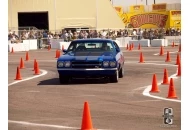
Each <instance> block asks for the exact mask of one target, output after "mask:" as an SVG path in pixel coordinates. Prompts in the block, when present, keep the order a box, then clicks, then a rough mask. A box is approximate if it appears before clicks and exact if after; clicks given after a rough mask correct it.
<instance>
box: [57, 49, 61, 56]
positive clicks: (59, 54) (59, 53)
mask: <svg viewBox="0 0 190 130" xmlns="http://www.w3.org/2000/svg"><path fill="white" fill-rule="evenodd" d="M57 53H58V54H57V58H59V57H60V56H61V51H60V50H58V52H57Z"/></svg>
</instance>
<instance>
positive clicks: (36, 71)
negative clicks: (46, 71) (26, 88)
mask: <svg viewBox="0 0 190 130" xmlns="http://www.w3.org/2000/svg"><path fill="white" fill-rule="evenodd" d="M39 74H40V70H39V66H38V62H37V61H36V68H35V73H34V75H39Z"/></svg>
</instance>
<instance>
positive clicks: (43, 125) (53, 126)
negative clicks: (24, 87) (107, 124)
mask: <svg viewBox="0 0 190 130" xmlns="http://www.w3.org/2000/svg"><path fill="white" fill-rule="evenodd" d="M8 122H9V123H15V124H21V125H30V126H40V127H50V128H60V129H75V130H79V129H80V128H77V127H69V126H61V125H48V124H37V123H31V122H25V121H13V120H8ZM97 130H111V129H97Z"/></svg>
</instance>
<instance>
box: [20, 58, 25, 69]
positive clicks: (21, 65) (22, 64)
mask: <svg viewBox="0 0 190 130" xmlns="http://www.w3.org/2000/svg"><path fill="white" fill-rule="evenodd" d="M24 68H25V67H24V62H23V60H22V57H21V58H20V69H24Z"/></svg>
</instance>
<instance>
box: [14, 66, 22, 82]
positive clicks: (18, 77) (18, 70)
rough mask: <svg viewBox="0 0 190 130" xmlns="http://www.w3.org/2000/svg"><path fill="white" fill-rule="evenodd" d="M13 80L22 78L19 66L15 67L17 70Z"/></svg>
mask: <svg viewBox="0 0 190 130" xmlns="http://www.w3.org/2000/svg"><path fill="white" fill-rule="evenodd" d="M15 80H22V77H21V74H20V69H19V67H17V71H16V78H15Z"/></svg>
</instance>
